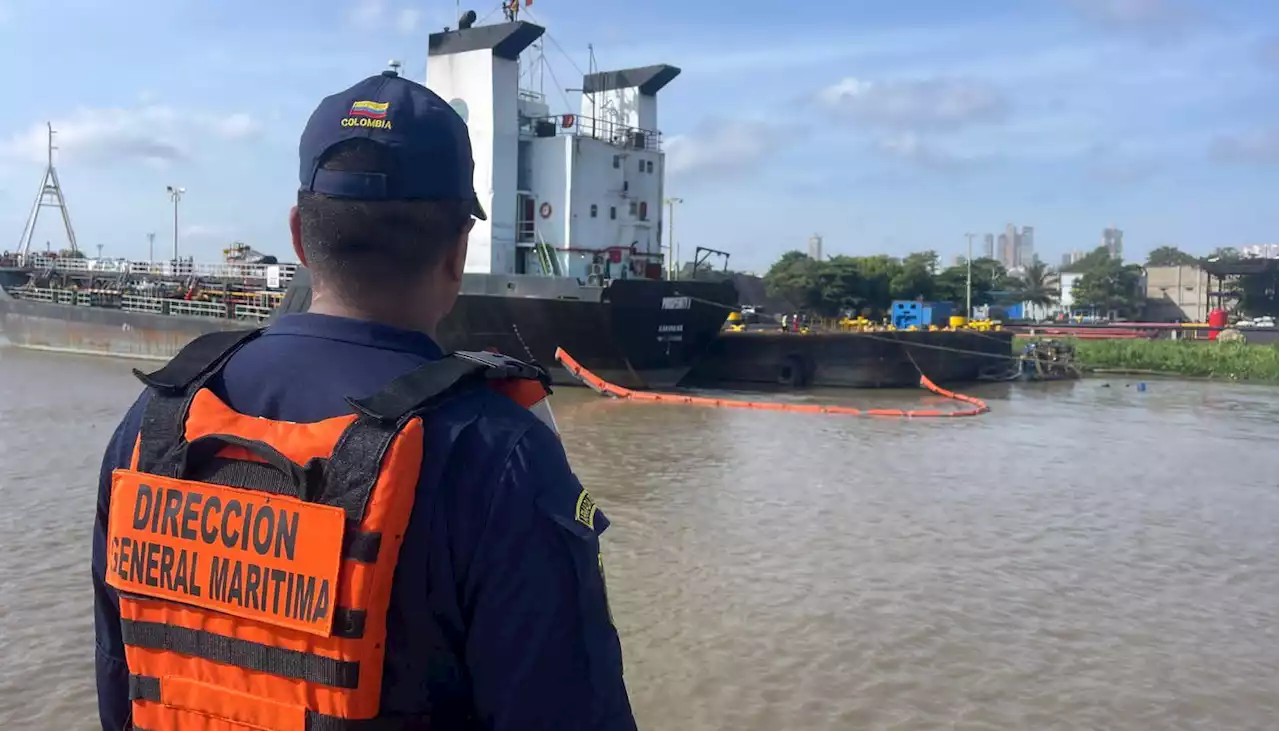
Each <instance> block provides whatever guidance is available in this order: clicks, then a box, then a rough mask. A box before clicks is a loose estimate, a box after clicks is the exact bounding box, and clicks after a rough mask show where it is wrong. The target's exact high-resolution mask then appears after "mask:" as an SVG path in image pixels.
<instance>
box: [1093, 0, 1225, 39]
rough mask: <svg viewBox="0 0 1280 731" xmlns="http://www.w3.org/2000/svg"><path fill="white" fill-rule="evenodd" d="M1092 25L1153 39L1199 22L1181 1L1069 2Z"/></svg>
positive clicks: (1194, 13)
mask: <svg viewBox="0 0 1280 731" xmlns="http://www.w3.org/2000/svg"><path fill="white" fill-rule="evenodd" d="M1069 2H1070V4H1071V5H1073V6H1075V7H1076V9H1077V10H1079V11H1080V12H1081V13H1083V14H1084V16H1085V17H1086V18H1087V19H1089V20H1090V21H1092V22H1094V23H1095V24H1097V25H1099V26H1101V27H1103V28H1107V29H1109V30H1117V31H1126V32H1135V33H1138V34H1141V35H1145V36H1147V37H1149V38H1151V39H1153V40H1161V39H1167V38H1170V37H1174V36H1179V35H1182V33H1183V32H1184V31H1186V30H1188V29H1190V28H1191V27H1192V26H1194V25H1196V24H1197V21H1199V20H1200V18H1199V14H1198V13H1196V12H1195V11H1194V9H1192V8H1191V7H1190V6H1189V5H1188V4H1187V3H1186V2H1184V0H1069Z"/></svg>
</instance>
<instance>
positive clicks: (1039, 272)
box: [1009, 259, 1061, 307]
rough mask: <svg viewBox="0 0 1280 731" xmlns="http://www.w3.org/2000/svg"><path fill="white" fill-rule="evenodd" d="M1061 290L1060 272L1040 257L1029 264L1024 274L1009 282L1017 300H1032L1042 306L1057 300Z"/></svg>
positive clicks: (1023, 271) (1013, 295)
mask: <svg viewBox="0 0 1280 731" xmlns="http://www.w3.org/2000/svg"><path fill="white" fill-rule="evenodd" d="M1060 292H1061V287H1060V285H1059V284H1058V274H1057V273H1056V272H1054V271H1053V270H1052V269H1050V268H1049V266H1048V265H1047V264H1045V263H1044V262H1042V261H1040V260H1039V259H1035V260H1034V261H1032V262H1031V263H1030V264H1028V265H1027V266H1026V268H1025V269H1023V270H1022V274H1021V275H1019V276H1018V277H1014V278H1013V280H1012V281H1011V282H1010V283H1009V294H1010V296H1011V298H1012V299H1013V300H1014V301H1015V302H1030V303H1031V304H1033V305H1038V306H1040V307H1048V306H1049V305H1051V304H1053V303H1054V302H1057V301H1058V297H1059V293H1060Z"/></svg>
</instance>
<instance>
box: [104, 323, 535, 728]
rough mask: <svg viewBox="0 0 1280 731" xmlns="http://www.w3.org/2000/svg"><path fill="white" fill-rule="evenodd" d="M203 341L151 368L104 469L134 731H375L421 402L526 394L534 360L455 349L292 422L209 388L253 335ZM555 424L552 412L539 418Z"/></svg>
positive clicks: (530, 391) (421, 722)
mask: <svg viewBox="0 0 1280 731" xmlns="http://www.w3.org/2000/svg"><path fill="white" fill-rule="evenodd" d="M260 332H261V331H260V330H252V331H248V332H220V333H212V334H208V335H205V336H202V337H200V338H198V339H196V340H195V341H193V342H192V343H191V344H190V345H188V346H187V347H186V348H184V349H183V350H182V352H180V353H179V354H178V355H177V356H176V357H175V358H174V359H173V360H172V361H170V362H169V363H168V364H167V365H166V366H164V367H163V368H161V369H160V370H159V371H156V372H155V373H152V374H142V373H140V372H137V371H135V372H134V373H135V374H136V375H137V376H138V377H139V378H140V379H141V380H142V381H143V382H144V383H145V384H147V386H148V387H149V389H150V390H151V398H150V400H149V402H148V404H147V407H146V410H145V413H144V416H143V420H142V428H141V431H140V433H139V435H138V441H137V443H136V445H135V447H134V454H133V461H132V465H131V468H130V469H127V470H116V471H115V472H114V473H113V474H112V485H111V507H110V514H109V520H108V533H107V541H108V543H107V545H108V566H107V583H108V584H110V585H111V586H113V587H114V588H115V589H116V590H117V591H118V593H119V597H120V617H121V624H122V635H123V639H124V645H125V658H126V661H127V664H128V667H129V673H130V677H129V690H130V695H131V696H132V711H133V713H132V720H133V725H134V728H135V729H140V730H142V729H145V730H146V731H175V730H180V731H188V730H197V731H348V730H349V731H383V730H384V729H385V730H387V731H392V730H401V729H404V730H407V729H421V728H427V727H428V726H429V721H430V719H428V718H419V717H414V718H390V717H380V715H379V703H380V700H381V699H380V695H381V690H382V672H383V658H384V651H385V647H384V643H385V640H386V621H387V616H386V615H387V608H388V605H389V602H390V596H391V582H392V577H393V575H394V573H395V569H396V561H397V558H398V554H399V550H400V544H401V541H402V539H403V536H404V533H405V530H406V527H407V525H408V522H409V515H410V513H411V512H412V509H413V502H414V497H415V493H416V488H417V484H418V478H419V470H420V468H421V465H422V461H423V438H422V434H423V423H422V417H423V414H424V413H425V412H426V411H427V410H428V409H430V408H432V407H433V406H435V405H438V404H439V403H440V401H441V400H442V399H444V398H448V397H449V396H450V395H453V394H456V393H457V392H458V391H459V390H460V389H462V388H465V387H467V386H468V384H471V385H481V384H485V383H487V384H488V385H490V386H491V387H494V388H497V389H498V390H500V391H502V392H504V393H506V394H508V395H510V396H511V397H512V398H514V399H515V400H516V401H517V402H518V403H521V404H523V405H525V406H535V404H537V403H538V402H542V407H543V410H544V413H545V415H546V417H547V418H549V417H550V411H549V409H547V408H546V405H545V399H546V396H547V395H548V394H550V388H549V387H548V379H547V377H546V374H545V372H543V371H542V370H541V369H540V368H537V367H535V366H531V365H529V364H526V363H522V362H520V361H517V360H514V359H511V358H506V357H504V356H501V355H497V354H493V353H455V354H453V355H452V357H447V358H444V359H442V360H439V361H435V362H432V363H428V364H426V365H424V366H421V367H420V368H418V369H416V370H414V371H411V372H410V373H408V374H406V375H405V376H402V377H401V378H398V379H396V380H395V381H393V382H391V383H390V384H388V385H387V386H386V387H385V388H384V389H383V390H381V391H380V392H378V393H377V394H375V395H373V396H371V397H368V398H364V399H348V403H350V404H351V406H352V413H351V414H348V415H345V416H338V417H334V418H331V419H325V420H324V421H319V422H315V423H294V422H286V421H273V420H270V419H262V418H255V417H251V416H246V415H243V414H239V413H236V412H235V411H233V410H232V409H231V408H230V407H228V406H227V405H226V404H224V403H223V402H222V401H221V400H220V399H219V398H218V397H217V396H215V395H214V394H213V392H212V391H210V390H209V389H208V388H206V384H207V383H208V382H209V380H210V379H211V378H213V377H214V376H216V375H217V374H218V373H219V372H220V371H221V369H222V367H223V366H224V365H225V364H226V362H227V361H228V360H229V359H230V357H231V356H232V354H234V353H235V352H236V350H238V349H239V348H240V347H241V346H242V345H244V344H245V343H246V342H248V341H250V340H252V339H253V338H255V337H257V336H258V335H259V334H260ZM550 423H551V425H552V426H553V428H554V421H551V422H550Z"/></svg>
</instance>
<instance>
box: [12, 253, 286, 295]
mask: <svg viewBox="0 0 1280 731" xmlns="http://www.w3.org/2000/svg"><path fill="white" fill-rule="evenodd" d="M26 262H27V264H28V265H29V266H31V267H32V268H35V269H58V270H61V271H68V272H128V273H130V274H141V275H153V276H162V277H175V278H177V277H192V276H194V277H201V278H210V279H262V280H266V282H267V286H268V287H286V286H288V283H289V281H290V280H292V279H293V275H294V274H295V273H296V272H297V271H298V265H297V264H239V263H224V264H212V263H209V262H191V261H182V260H179V261H177V262H173V261H129V260H126V259H81V258H76V257H60V256H40V255H37V256H28V257H27V258H26Z"/></svg>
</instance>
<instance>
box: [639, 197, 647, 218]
mask: <svg viewBox="0 0 1280 731" xmlns="http://www.w3.org/2000/svg"><path fill="white" fill-rule="evenodd" d="M648 219H649V203H648V201H640V220H641V221H647V220H648Z"/></svg>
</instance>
